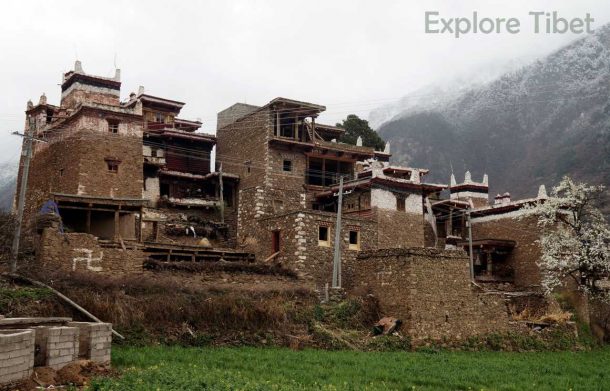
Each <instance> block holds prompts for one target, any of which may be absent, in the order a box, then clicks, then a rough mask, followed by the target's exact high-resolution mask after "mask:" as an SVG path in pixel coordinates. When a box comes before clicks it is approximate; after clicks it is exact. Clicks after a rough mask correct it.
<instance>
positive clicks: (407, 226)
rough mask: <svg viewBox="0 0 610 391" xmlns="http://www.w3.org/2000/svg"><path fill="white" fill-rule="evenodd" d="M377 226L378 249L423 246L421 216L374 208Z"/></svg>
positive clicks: (422, 222)
mask: <svg viewBox="0 0 610 391" xmlns="http://www.w3.org/2000/svg"><path fill="white" fill-rule="evenodd" d="M373 213H374V214H373V215H374V216H377V222H378V224H379V241H378V247H379V248H407V247H423V246H424V221H423V219H424V218H423V215H422V214H419V215H417V214H414V213H407V212H405V211H397V210H388V209H378V208H374V210H373Z"/></svg>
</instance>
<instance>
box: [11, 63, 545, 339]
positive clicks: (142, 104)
mask: <svg viewBox="0 0 610 391" xmlns="http://www.w3.org/2000/svg"><path fill="white" fill-rule="evenodd" d="M120 88H121V81H120V72H119V71H118V70H117V71H116V74H115V76H114V77H112V78H105V77H100V76H94V75H89V74H87V73H85V72H84V71H83V69H82V66H81V64H80V62H78V61H77V62H76V64H75V67H74V70H72V71H70V72H67V73H66V74H65V75H64V77H63V81H62V84H61V90H62V94H61V100H60V104H59V105H57V106H55V105H51V104H49V103H48V102H47V98H46V96H44V95H43V96H42V97H41V98H40V101H39V104H38V105H33V104H32V103H31V102H29V103H28V108H27V111H26V115H27V118H28V123H27V124H26V125H27V127H29V128H30V129H31V134H32V136H34V137H35V138H36V139H37V140H40V141H44V142H40V141H36V142H35V143H34V150H33V159H32V164H31V171H30V175H29V185H28V192H27V194H26V200H25V201H26V202H25V204H26V211H25V219H24V224H25V227H26V228H30V230H29V232H30V234H31V236H32V237H34V238H35V240H34V242H35V245H36V250H37V257H38V259H39V260H40V262H42V263H43V264H48V265H49V267H54V268H55V267H58V266H59V267H61V268H65V269H67V270H88V271H91V272H109V273H131V272H136V271H140V270H141V269H142V266H143V262H144V260H145V259H154V260H157V261H166V262H172V261H191V262H199V261H218V260H227V261H232V260H237V261H253V260H254V259H256V261H257V262H274V263H280V264H282V265H283V266H285V267H288V268H291V269H293V270H295V271H297V272H298V274H299V276H300V278H301V280H302V281H303V283H304V284H307V285H308V286H312V287H315V288H317V289H318V290H319V291H320V292H321V291H322V289H323V288H324V286H325V285H326V284H328V283H330V282H331V280H332V268H333V256H334V253H335V248H334V247H335V235H336V232H335V231H336V226H337V225H336V221H337V217H338V212H339V211H341V216H342V223H341V225H340V232H339V235H338V237H339V246H340V257H341V265H342V273H341V278H342V284H341V285H342V286H344V287H345V288H346V289H347V290H348V291H350V292H355V291H357V290H358V289H363V288H364V289H368V290H369V291H370V292H372V293H374V294H375V295H376V296H378V297H379V298H380V302H381V305H382V309H383V310H384V312H386V313H388V314H391V315H394V316H399V317H402V318H403V319H405V320H406V321H407V322H408V324H407V327H408V329H409V330H410V331H409V332H410V333H411V334H412V336H413V338H414V339H417V338H423V337H426V338H427V337H430V338H448V337H451V336H452V335H459V336H460V338H464V337H467V336H469V335H473V334H477V333H484V332H489V331H493V330H497V331H503V330H506V328H507V327H508V326H507V317H506V311H505V308H503V307H504V305H503V304H502V303H501V302H499V301H498V300H495V299H490V298H488V297H484V296H482V295H479V293H478V292H477V291H476V290H475V288H474V285H473V284H471V282H476V283H477V286H481V285H480V284H483V283H498V282H501V283H506V282H508V283H510V284H511V285H512V286H514V287H517V288H523V289H526V288H527V289H530V288H532V287H535V286H536V285H538V284H539V280H540V276H539V271H538V268H537V266H536V261H537V259H538V258H539V256H540V252H539V248H538V245H537V243H536V240H537V239H538V236H537V235H538V233H537V230H536V229H535V224H536V221H535V218H534V217H533V216H530V215H529V213H530V212H529V209H528V208H527V207H528V206H529V205H533V204H535V203H538V202H544V200H545V199H546V194H545V192H544V189H543V188H541V190H540V192H539V194H538V196H537V197H536V198H532V199H526V200H520V201H511V200H510V195H508V193H507V194H505V195H502V196H497V197H496V198H495V201H494V203H493V204H490V203H489V194H488V192H489V185H488V178H487V175H485V176H484V177H483V179H482V181H481V182H476V181H474V180H473V179H472V176H471V174H470V173H469V172H467V173H466V175H465V178H464V181H463V182H461V183H457V181H456V179H455V177H454V176H453V175H452V176H451V179H450V181H449V184H448V185H447V184H435V183H429V182H427V181H426V175H427V174H428V170H427V169H424V168H414V167H401V166H395V165H392V164H391V163H390V157H391V154H390V148H389V144H387V145H386V148H385V150H384V151H376V150H374V149H373V148H368V147H364V146H362V145H361V144H362V143H361V142H358V143H357V144H356V145H350V144H345V143H341V142H339V141H338V140H340V138H341V136H342V134H343V133H344V129H341V128H339V127H335V126H330V125H324V124H320V123H318V121H317V118H318V117H319V115H320V114H321V113H322V112H323V111H324V110H325V107H324V106H322V105H319V104H314V103H307V102H302V101H297V100H292V99H286V98H276V99H273V100H271V101H270V102H269V103H267V104H265V105H263V106H254V105H246V104H241V103H237V104H234V105H233V106H231V107H229V108H227V109H226V110H223V111H221V112H220V113H218V122H217V124H218V127H217V132H216V136H212V135H210V134H205V133H201V132H200V131H199V130H200V128H201V126H202V123H201V122H200V121H192V120H186V119H182V118H180V117H179V115H180V112H181V109H182V108H183V106H184V103H183V102H179V101H175V100H170V99H166V98H161V97H157V96H154V95H150V94H147V93H145V91H144V89H143V88H140V90H139V91H138V92H137V93H131V94H130V95H129V98H127V99H126V100H125V101H121V99H120ZM214 148H216V160H215V162H214V163H213V162H212V151H213V149H214ZM19 178H20V179H21V174H20V176H19ZM341 179H342V181H343V184H342V194H341V196H342V202H341V203H339V201H338V198H339V197H338V195H339V192H340V189H341V185H340V182H341ZM447 193H448V196H447ZM339 208H340V209H339ZM49 211H51V212H54V213H55V214H56V215H57V214H58V215H59V217H60V218H59V219H48V218H47V219H44V218H43V217H45V216H46V217H48V214H47V212H49ZM468 223H470V226H471V230H470V229H469V227H468ZM469 233H471V235H472V249H473V254H472V262H471V261H470V257H469V256H468V254H467V252H468V251H470V244H471V242H470V240H469V238H470V235H469ZM464 250H465V251H464ZM471 270H472V271H473V273H472V272H471ZM452 297H453V298H452ZM488 320H489V322H488V323H486V322H487V321H488Z"/></svg>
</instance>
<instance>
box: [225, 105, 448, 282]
mask: <svg viewBox="0 0 610 391" xmlns="http://www.w3.org/2000/svg"><path fill="white" fill-rule="evenodd" d="M324 110H325V107H324V106H322V105H318V104H313V103H307V102H300V101H296V100H292V99H286V98H276V99H273V100H272V101H271V102H269V103H268V104H266V105H264V106H262V107H256V106H252V105H242V104H235V105H233V106H231V107H229V108H228V109H226V110H224V111H222V112H220V113H219V114H218V126H219V128H218V130H217V137H218V145H217V148H218V149H217V152H218V153H217V159H218V161H219V162H220V163H222V165H223V167H225V169H226V170H227V171H229V172H233V173H236V174H238V175H239V176H240V185H239V196H238V198H239V211H238V219H237V240H238V243H239V244H240V245H243V246H244V247H245V248H247V249H248V250H249V251H252V252H254V253H255V254H256V256H257V258H258V259H269V258H270V257H274V258H275V259H276V261H280V262H282V263H283V264H285V265H288V266H290V267H293V268H295V269H296V270H297V271H299V272H300V273H301V275H303V276H310V277H313V280H314V282H315V283H316V284H317V285H318V286H320V285H323V284H324V283H325V282H328V281H329V276H330V272H329V270H330V268H331V267H332V258H333V248H334V239H333V238H334V236H335V233H334V231H335V220H336V214H337V210H338V201H337V194H338V191H339V185H338V183H339V178H341V177H343V178H344V184H343V192H344V199H343V203H342V213H343V215H344V219H343V221H344V224H342V227H341V230H342V232H341V233H340V237H341V248H342V251H341V254H342V259H343V261H344V262H347V260H348V259H349V258H352V257H353V256H354V254H355V253H356V252H357V251H360V250H362V249H377V248H404V247H410V246H416V247H423V246H424V228H425V220H424V219H425V216H424V212H425V208H426V199H427V197H428V195H430V194H435V193H438V192H440V191H442V190H443V189H444V188H446V186H443V185H436V184H428V183H425V182H424V181H423V177H424V176H425V175H426V174H427V172H428V171H427V170H424V169H416V168H408V167H395V166H391V165H390V164H389V163H388V160H389V158H390V153H389V145H388V146H387V147H386V150H385V151H375V150H374V149H373V148H368V147H363V146H361V145H350V144H344V143H341V142H338V141H337V140H338V139H339V138H340V137H341V135H342V134H343V132H344V130H343V129H341V128H338V127H334V126H329V125H322V124H319V123H317V122H316V118H317V117H318V116H319V114H320V113H321V112H323V111H324ZM245 140H247V141H245ZM429 212H431V211H429Z"/></svg>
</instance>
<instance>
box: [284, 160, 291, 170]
mask: <svg viewBox="0 0 610 391" xmlns="http://www.w3.org/2000/svg"><path fill="white" fill-rule="evenodd" d="M282 170H283V171H287V172H292V160H284V162H283V164H282Z"/></svg>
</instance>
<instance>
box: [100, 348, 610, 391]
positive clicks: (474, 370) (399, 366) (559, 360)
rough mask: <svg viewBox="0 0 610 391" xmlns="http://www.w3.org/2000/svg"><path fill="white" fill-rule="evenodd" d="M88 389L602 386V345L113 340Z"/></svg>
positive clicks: (606, 363)
mask: <svg viewBox="0 0 610 391" xmlns="http://www.w3.org/2000/svg"><path fill="white" fill-rule="evenodd" d="M113 360H114V361H113V363H114V366H115V367H116V368H118V369H119V370H121V371H122V376H121V377H120V378H118V379H96V380H95V381H94V382H93V383H92V384H91V389H94V390H117V391H118V390H147V391H148V390H299V389H301V390H302V389H319V390H575V391H576V390H610V349H602V350H594V351H589V352H541V353H500V352H476V353H474V352H472V353H471V352H439V353H423V352H421V353H420V352H387V353H385V352H384V353H370V352H369V353H367V352H351V351H322V350H304V351H292V350H288V349H277V348H273V349H271V348H270V349H260V348H180V347H146V348H139V347H117V348H115V349H114V352H113Z"/></svg>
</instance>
